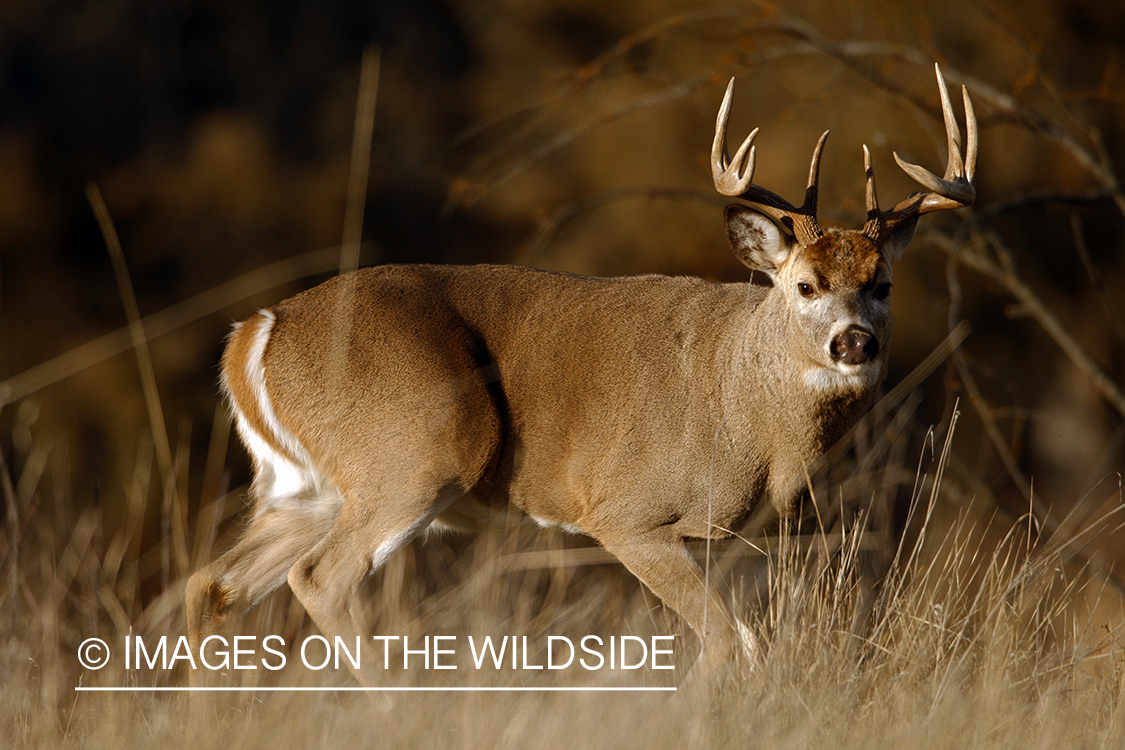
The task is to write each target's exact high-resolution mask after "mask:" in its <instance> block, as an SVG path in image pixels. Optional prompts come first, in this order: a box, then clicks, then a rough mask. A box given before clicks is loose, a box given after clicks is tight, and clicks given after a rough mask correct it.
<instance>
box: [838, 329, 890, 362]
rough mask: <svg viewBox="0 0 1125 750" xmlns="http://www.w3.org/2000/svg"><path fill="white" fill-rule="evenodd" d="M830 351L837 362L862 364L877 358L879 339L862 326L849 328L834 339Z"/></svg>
mask: <svg viewBox="0 0 1125 750" xmlns="http://www.w3.org/2000/svg"><path fill="white" fill-rule="evenodd" d="M828 352H829V354H831V355H832V359H834V360H835V361H837V362H843V363H844V364H848V365H862V364H863V363H864V362H870V361H871V360H873V359H875V355H877V354H878V353H879V340H878V339H876V338H875V337H874V336H872V335H871V333H870V332H869V331H865V330H863V329H862V328H849V329H848V330H846V331H844V332H843V333H840V334H837V336H836V338H834V339H832V343H831V344H829V345H828Z"/></svg>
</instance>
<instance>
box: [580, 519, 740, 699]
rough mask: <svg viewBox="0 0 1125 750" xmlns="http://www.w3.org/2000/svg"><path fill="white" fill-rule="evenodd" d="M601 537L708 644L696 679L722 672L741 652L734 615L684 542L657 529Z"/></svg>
mask: <svg viewBox="0 0 1125 750" xmlns="http://www.w3.org/2000/svg"><path fill="white" fill-rule="evenodd" d="M598 541H600V542H601V544H602V546H603V547H605V548H606V550H607V551H609V552H611V553H612V554H613V555H614V556H615V557H616V558H617V559H618V560H620V561H621V562H622V564H624V565H625V567H626V568H628V569H629V571H630V572H632V573H633V574H634V575H635V576H637V578H639V579H640V580H641V582H642V583H644V585H646V586H648V588H649V589H651V590H652V592H653V593H654V594H656V595H657V596H658V597H660V599H661V601H663V602H664V603H665V604H666V605H668V606H669V607H671V608H672V609H674V610H675V611H676V612H678V613H679V614H680V616H682V617H683V618H684V619H685V620H687V622H688V624H689V625H690V626H691V628H692V630H694V631H695V632H696V634H697V635H698V636H699V638H700V640H701V641H702V642H703V652H702V653H701V654H700V656H699V659H698V660H697V661H696V662H695V664H694V665H693V666H692V668H691V672H690V678H691V681H692V683H696V682H698V681H699V680H700V679H701V678H703V679H706V678H708V677H712V676H715V675H717V674H719V673H720V670H721V669H722V668H723V667H724V666H726V665H727V664H728V663H729V661H730V659H731V658H732V657H733V656H734V653H735V645H736V643H737V635H736V631H735V626H734V619H733V618H732V617H731V615H730V612H729V611H728V609H727V607H726V606H724V604H723V603H722V601H721V600H720V599H719V597H718V596H717V595H716V594H715V592H714V591H713V590H712V589H711V588H710V587H709V586H708V585H707V583H706V581H705V580H704V575H703V571H702V570H700V568H699V565H697V564H696V562H695V560H694V559H693V558H692V556H691V554H690V553H689V552H688V550H687V547H686V546H684V540H683V539H682V538H681V537H678V536H675V535H674V534H671V533H668V532H665V531H662V530H660V529H657V530H655V531H650V532H648V533H645V534H641V535H637V536H629V537H621V536H617V537H605V538H603V537H598ZM685 684H686V683H685Z"/></svg>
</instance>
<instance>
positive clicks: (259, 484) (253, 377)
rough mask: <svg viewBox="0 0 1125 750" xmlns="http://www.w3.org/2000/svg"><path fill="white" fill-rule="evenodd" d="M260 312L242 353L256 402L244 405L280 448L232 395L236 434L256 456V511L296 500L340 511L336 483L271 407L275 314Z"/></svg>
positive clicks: (339, 494) (266, 311) (245, 373)
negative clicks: (269, 366)
mask: <svg viewBox="0 0 1125 750" xmlns="http://www.w3.org/2000/svg"><path fill="white" fill-rule="evenodd" d="M259 314H260V315H261V316H262V318H263V320H262V321H261V322H260V323H259V324H258V326H257V330H255V331H254V338H253V341H252V342H251V344H250V350H249V352H248V355H247V359H246V371H245V372H244V373H243V374H244V376H245V378H246V383H247V384H248V385H249V386H250V390H251V392H252V393H253V394H254V401H255V403H254V404H253V405H250V404H247V405H246V406H247V407H248V408H250V409H253V410H256V412H257V414H258V416H260V417H261V421H262V422H264V423H265V425H266V429H267V430H268V432H269V437H272V438H273V441H274V442H275V443H277V444H280V445H281V448H282V451H277V450H275V449H274V448H273V447H272V445H271V443H270V441H269V440H267V439H266V436H264V435H261V434H259V433H258V431H257V430H255V429H254V428H253V427H252V426H251V425H250V424H249V422H248V420H247V419H246V417H245V416H244V415H243V413H242V411H241V409H240V408H239V405H238V404H237V403H233V399H232V408H233V409H234V414H235V419H236V424H237V427H238V434H239V436H241V437H242V441H243V443H245V444H246V448H247V450H249V451H250V453H251V455H252V456H253V457H254V466H255V476H254V493H255V495H256V496H257V498H258V502H259V505H258V508H257V512H259V513H261V512H264V511H266V510H268V509H269V508H271V507H276V506H278V505H288V504H290V503H292V502H294V501H299V502H300V503H301V504H302V505H305V506H306V507H307V505H308V503H310V502H312V503H317V502H320V503H324V504H325V505H326V506H327V507H325V508H324V510H325V511H334V510H335V511H338V510H339V508H340V506H341V505H342V504H343V496H342V495H341V493H340V491H339V489H338V488H336V487H335V486H334V485H332V484H331V483H330V482H328V481H327V479H326V478H325V477H324V475H322V474H321V473H320V471H319V470H318V469H317V468H316V465H315V464H314V463H313V460H312V456H310V455H309V452H308V451H307V450H306V449H305V446H303V445H302V444H301V442H300V441H299V440H298V439H297V437H296V436H295V435H294V434H293V433H291V432H289V430H287V429H285V426H284V425H283V424H282V423H281V420H280V419H278V416H277V412H276V411H274V408H273V401H272V400H271V399H270V395H269V391H268V390H267V388H266V367H265V353H266V345H267V344H268V343H269V339H270V334H271V333H272V332H273V326H274V323H275V322H276V321H277V319H276V317H275V316H274V314H273V312H271V311H270V310H261V311H259ZM229 390H230V389H229V388H228V391H229Z"/></svg>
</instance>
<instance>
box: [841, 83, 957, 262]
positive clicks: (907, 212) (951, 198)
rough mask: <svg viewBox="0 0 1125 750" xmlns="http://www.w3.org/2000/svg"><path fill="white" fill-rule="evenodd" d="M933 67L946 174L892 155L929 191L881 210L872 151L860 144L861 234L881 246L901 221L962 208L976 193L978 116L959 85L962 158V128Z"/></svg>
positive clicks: (905, 170)
mask: <svg viewBox="0 0 1125 750" xmlns="http://www.w3.org/2000/svg"><path fill="white" fill-rule="evenodd" d="M934 70H935V71H936V73H937V80H938V91H939V92H940V93H941V113H942V116H943V117H944V119H945V132H946V136H947V138H948V147H949V160H948V162H947V163H946V166H945V176H944V177H940V178H939V177H937V176H936V175H934V174H933V173H932V172H930V171H928V170H926V169H924V168H922V167H919V166H918V165H916V164H909V163H907V162H904V161H903V160H902V159H900V158H899V155H898V154H895V155H894V157H895V161H896V162H898V165H899V166H900V167H902V169H903V171H904V172H906V173H907V174H908V175H910V176H911V177H913V178H914V179H915V180H916V181H917V182H918V183H919V184H920V185H922V187H924V188H926V189H927V190H928V191H929V192H919V193H914V194H913V195H911V196H910V197H908V198H907V199H906V200H904V201H902V202H901V203H899V204H898V205H896V206H895V207H894V208H892V209H891V210H890V211H880V210H879V201H878V199H877V198H876V195H875V170H874V169H873V168H872V166H871V153H870V152H869V151H868V150H867V146H864V147H863V168H864V170H865V172H866V173H867V223H866V224H864V225H863V233H864V234H865V235H867V236H868V237H870V238H871V239H872V240H873V241H874V242H875V244H877V245H881V244H882V242H883V240H885V239H886V237H887V236H888V235H889V234H890V233H891V232H892V231H893V230H894V229H895V228H896V227H897V226H899V225H900V224H903V223H905V222H908V221H917V219H918V217H919V216H921V215H922V214H928V213H930V212H931V211H942V210H944V209H948V208H963V207H965V206H968V205H969V204H971V203H972V202H973V200H974V199H975V198H976V195H977V191H976V188H974V187H973V173H974V172H975V171H976V166H977V118H976V114H975V113H974V112H973V103H972V101H971V100H970V99H969V91H968V89H966V88H965V87H964V86H962V87H961V94H962V97H963V98H964V100H965V132H966V135H967V136H968V143H967V144H966V147H965V158H964V161H962V159H961V131H960V129H959V128H958V127H957V118H956V117H954V115H953V106H952V105H951V104H950V103H949V90H948V89H947V88H946V86H945V79H944V78H943V77H942V75H941V68H940V67H938V66H937V65H936V64H935V65H934Z"/></svg>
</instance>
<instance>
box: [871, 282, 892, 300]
mask: <svg viewBox="0 0 1125 750" xmlns="http://www.w3.org/2000/svg"><path fill="white" fill-rule="evenodd" d="M871 296H872V297H874V298H875V299H886V298H887V297H890V296H891V284H890V282H889V281H888V282H887V283H885V284H879V285H878V286H876V287H875V291H873V292H872V293H871Z"/></svg>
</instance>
